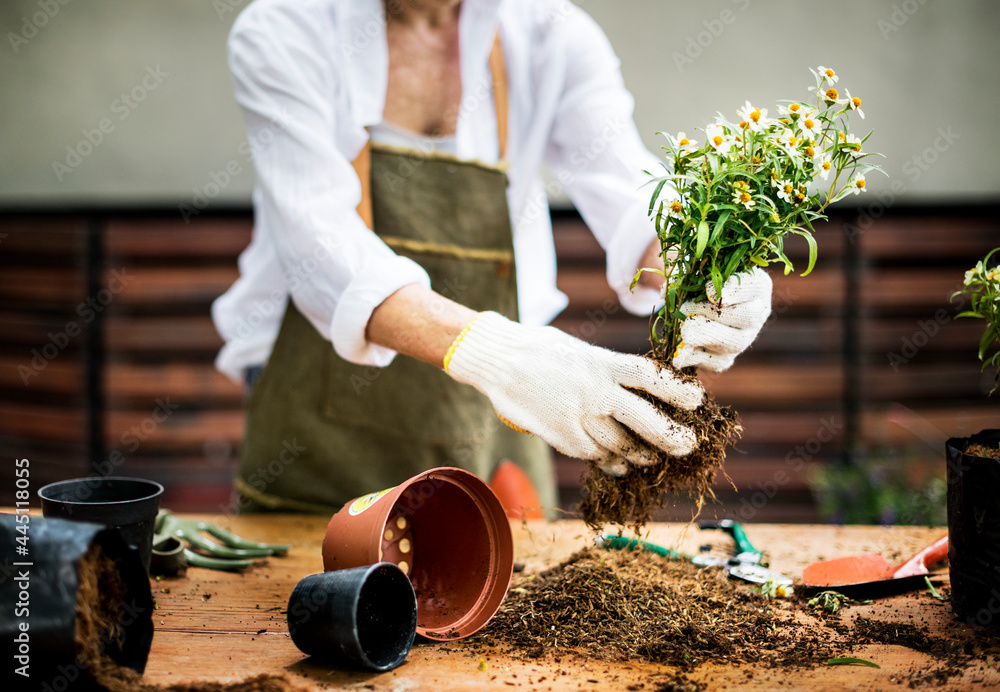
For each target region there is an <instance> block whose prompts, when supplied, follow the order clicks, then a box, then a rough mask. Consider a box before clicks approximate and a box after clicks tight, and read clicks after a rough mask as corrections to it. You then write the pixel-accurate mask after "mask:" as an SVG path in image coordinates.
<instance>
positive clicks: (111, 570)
mask: <svg viewBox="0 0 1000 692" xmlns="http://www.w3.org/2000/svg"><path fill="white" fill-rule="evenodd" d="M119 562H120V560H119V559H118V558H113V557H111V556H110V555H108V553H107V552H105V550H104V548H103V547H102V546H101V544H100V543H95V544H94V545H93V546H91V548H90V550H88V551H87V553H85V554H84V555H83V557H82V558H80V566H79V570H78V579H79V588H78V589H77V600H76V633H75V638H76V651H77V657H78V658H79V660H80V662H81V663H82V664H83V665H84V666H85V667H86V669H87V670H88V671H89V672H90V674H91V676H92V677H93V679H94V681H95V682H96V683H97V685H98V686H99V688H101V689H105V690H109V691H110V692H285V691H286V690H301V689H302V687H300V686H298V685H296V684H294V683H293V682H292V680H290V679H289V678H288V677H287V676H284V675H258V676H256V677H252V678H248V679H246V680H241V681H238V682H232V683H218V682H196V683H181V684H176V685H167V686H160V685H150V684H147V683H144V682H143V681H142V676H141V675H139V673H137V672H136V671H134V670H132V669H131V668H127V667H124V666H121V665H119V664H118V663H116V662H115V660H114V658H113V657H112V656H113V655H114V656H117V653H118V652H120V651H121V650H122V647H123V645H124V638H125V630H124V628H123V627H122V624H121V622H122V612H123V605H124V602H125V597H126V594H127V591H128V590H127V586H126V584H125V582H124V580H123V579H122V577H121V572H120V570H119Z"/></svg>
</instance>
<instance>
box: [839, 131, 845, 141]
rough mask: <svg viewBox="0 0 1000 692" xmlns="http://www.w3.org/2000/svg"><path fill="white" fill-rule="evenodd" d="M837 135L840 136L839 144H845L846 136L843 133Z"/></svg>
mask: <svg viewBox="0 0 1000 692" xmlns="http://www.w3.org/2000/svg"><path fill="white" fill-rule="evenodd" d="M837 134H838V135H840V141H841V142H846V141H847V135H845V134H844V133H843V132H838V133H837Z"/></svg>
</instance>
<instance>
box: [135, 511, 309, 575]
mask: <svg viewBox="0 0 1000 692" xmlns="http://www.w3.org/2000/svg"><path fill="white" fill-rule="evenodd" d="M206 534H207V536H212V538H215V539H217V541H221V542H216V541H213V540H211V539H209V538H208V537H207V536H206ZM185 541H187V543H188V544H190V546H191V547H190V548H189V547H188V546H187V545H186V544H185ZM191 548H195V549H197V552H196V551H195V550H192V549H191ZM289 548H291V546H289V545H283V544H277V543H258V542H257V541H248V540H247V539H245V538H240V537H239V536H237V535H236V534H234V533H232V532H230V531H227V530H226V529H224V528H222V527H221V526H217V525H215V524H211V523H209V522H207V521H200V520H197V519H182V518H180V517H178V516H177V515H176V514H174V513H172V512H170V511H167V510H165V509H163V510H160V511H159V513H158V514H157V515H156V523H155V524H154V525H153V554H152V561H151V565H150V568H151V571H152V572H154V573H157V574H175V573H177V572H179V571H180V570H181V569H182V568H183V567H185V566H191V567H205V568H208V569H220V570H239V569H243V568H245V567H249V566H250V565H252V564H253V561H254V558H263V557H269V556H271V555H284V554H285V553H287V552H288V549H289Z"/></svg>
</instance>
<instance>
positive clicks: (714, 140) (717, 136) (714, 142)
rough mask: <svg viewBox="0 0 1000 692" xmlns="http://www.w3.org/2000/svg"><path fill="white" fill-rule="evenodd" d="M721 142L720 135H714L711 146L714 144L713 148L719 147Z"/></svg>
mask: <svg viewBox="0 0 1000 692" xmlns="http://www.w3.org/2000/svg"><path fill="white" fill-rule="evenodd" d="M722 142H723V140H722V136H721V135H715V137H712V144H714V145H715V146H717V147H721V146H722Z"/></svg>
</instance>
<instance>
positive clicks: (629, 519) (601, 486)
mask: <svg viewBox="0 0 1000 692" xmlns="http://www.w3.org/2000/svg"><path fill="white" fill-rule="evenodd" d="M658 365H659V366H660V367H668V368H670V369H671V370H672V371H673V372H674V374H675V375H677V376H678V377H680V378H682V379H688V380H697V376H696V375H694V374H693V373H683V372H680V371H677V370H675V369H674V368H673V366H669V365H665V364H663V363H658ZM636 391H637V392H638V393H640V394H642V395H643V396H644V398H645V399H646V400H647V401H649V402H650V403H651V404H653V405H654V406H656V407H657V408H658V409H660V411H661V412H662V413H663V415H664V416H666V417H668V418H670V419H672V420H674V421H675V422H677V423H680V424H681V425H684V426H687V427H688V428H690V429H691V430H692V431H694V434H695V437H696V438H697V440H698V446H697V447H696V448H695V450H694V451H693V452H691V454H688V455H687V456H684V457H670V456H667V455H666V454H663V453H661V455H660V456H661V458H660V459H659V460H658V463H654V464H652V465H650V466H646V467H632V468H631V469H630V470H629V472H628V474H627V475H625V476H623V477H621V478H617V477H614V476H610V475H608V474H606V473H604V472H603V471H601V470H600V469H599V468H598V467H597V465H596V463H594V462H590V475H589V476H588V477H587V480H586V483H585V490H584V498H583V500H582V501H581V502H580V505H579V507H578V511H579V512H580V515H581V516H582V518H583V520H584V521H585V522H586V523H587V525H588V526H590V527H591V528H592V529H594V530H598V531H599V530H600V529H601V528H602V527H603V526H604V525H605V524H616V525H618V526H622V527H626V528H631V529H634V530H636V531H638V530H639V529H641V528H642V527H643V526H644V525H645V524H646V523H647V522H648V521H649V520H650V518H651V517H652V513H653V512H654V511H655V510H657V509H659V508H660V507H663V506H664V504H665V503H666V501H667V500H668V499H669V496H671V495H681V494H686V495H688V496H689V497H690V498H691V499H693V500H694V501H695V503H696V506H697V507H698V510H699V511H700V509H701V507H702V506H703V504H704V502H705V501H706V499H714V498H715V494H714V493H713V492H712V482H713V481H714V480H715V474H716V473H717V472H718V471H719V470H721V469H722V465H723V463H724V462H725V460H726V446H727V445H730V444H734V443H735V442H736V440H737V439H739V436H740V434H741V433H742V431H743V427H742V426H741V425H740V420H739V416H738V415H737V414H736V412H735V411H734V410H733V409H731V408H730V407H728V406H720V405H719V404H718V403H717V402H716V401H715V399H713V398H712V397H711V396H708V395H706V396H705V400H704V401H703V402H702V405H701V406H699V407H698V408H696V409H694V410H693V411H686V410H683V409H678V408H674V407H673V406H668V405H666V404H664V403H663V402H662V401H660V400H659V399H656V398H654V397H651V396H650V395H648V394H646V393H645V392H642V391H640V390H636Z"/></svg>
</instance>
